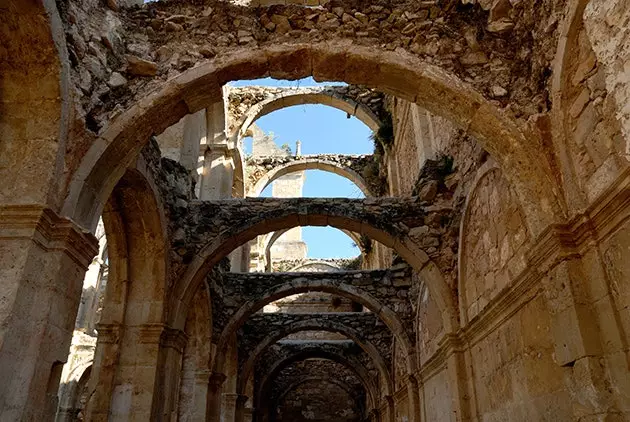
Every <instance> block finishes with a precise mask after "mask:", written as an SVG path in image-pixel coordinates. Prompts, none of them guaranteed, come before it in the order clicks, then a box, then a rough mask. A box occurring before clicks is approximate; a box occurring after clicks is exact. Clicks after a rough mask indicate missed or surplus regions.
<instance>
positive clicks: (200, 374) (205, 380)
mask: <svg viewBox="0 0 630 422" xmlns="http://www.w3.org/2000/svg"><path fill="white" fill-rule="evenodd" d="M209 382H210V370H209V369H199V370H197V373H196V374H195V390H194V396H193V418H192V421H193V422H205V420H206V401H207V400H208V384H209Z"/></svg>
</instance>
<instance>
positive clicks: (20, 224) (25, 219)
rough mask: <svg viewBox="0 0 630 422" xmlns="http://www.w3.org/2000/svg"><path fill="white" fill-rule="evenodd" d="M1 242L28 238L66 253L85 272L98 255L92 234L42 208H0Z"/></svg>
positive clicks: (16, 206) (36, 206) (29, 206)
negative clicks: (2, 240)
mask: <svg viewBox="0 0 630 422" xmlns="http://www.w3.org/2000/svg"><path fill="white" fill-rule="evenodd" d="M0 239H5V240H7V239H31V240H32V241H34V242H36V243H37V244H38V245H39V246H40V247H41V248H42V249H44V250H46V251H60V252H64V253H66V254H67V255H68V256H69V257H70V258H72V259H73V260H74V261H75V262H76V263H77V264H79V265H80V266H81V267H83V268H85V269H87V268H88V266H89V265H90V263H91V262H92V259H93V258H94V256H95V255H96V254H97V253H98V240H97V239H96V237H94V235H93V234H92V233H89V232H87V231H85V230H83V229H81V228H80V227H79V226H77V225H76V224H75V223H73V222H72V221H70V220H68V219H66V218H62V217H60V216H58V215H57V213H55V212H54V211H53V210H51V209H49V208H45V207H43V206H41V205H9V206H2V207H0Z"/></svg>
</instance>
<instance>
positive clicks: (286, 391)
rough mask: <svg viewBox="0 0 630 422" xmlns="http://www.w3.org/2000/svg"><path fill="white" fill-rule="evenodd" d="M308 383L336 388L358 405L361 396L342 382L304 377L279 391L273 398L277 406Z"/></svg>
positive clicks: (363, 409) (365, 410) (332, 379)
mask: <svg viewBox="0 0 630 422" xmlns="http://www.w3.org/2000/svg"><path fill="white" fill-rule="evenodd" d="M309 383H322V384H324V385H329V386H335V387H338V388H339V389H340V390H342V391H344V392H345V393H346V394H347V395H348V397H350V398H351V399H353V400H354V401H355V404H359V403H357V402H358V400H359V399H360V396H361V395H360V392H359V391H356V389H354V388H352V387H351V386H350V385H348V383H346V382H344V381H341V380H338V379H334V378H324V377H305V378H301V379H299V380H296V381H295V382H293V383H291V384H289V385H288V386H287V387H286V388H285V389H284V390H281V392H280V393H279V394H278V395H277V396H276V398H275V400H276V404H279V403H280V402H281V401H282V400H283V399H284V398H285V397H286V396H287V395H289V394H290V393H291V392H292V391H294V390H296V389H297V388H299V387H300V386H303V385H305V384H309ZM335 397H336V396H335ZM367 398H369V397H367ZM360 410H362V411H363V412H365V413H366V414H367V413H368V410H367V409H365V408H362V409H360ZM388 422H389V421H388Z"/></svg>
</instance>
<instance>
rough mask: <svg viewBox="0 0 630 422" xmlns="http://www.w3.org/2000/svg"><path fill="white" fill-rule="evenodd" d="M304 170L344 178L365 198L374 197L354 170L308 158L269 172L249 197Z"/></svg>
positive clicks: (330, 162) (258, 194)
mask: <svg viewBox="0 0 630 422" xmlns="http://www.w3.org/2000/svg"><path fill="white" fill-rule="evenodd" d="M306 170H321V171H325V172H328V173H333V174H336V175H338V176H341V177H344V178H346V179H348V180H349V181H351V182H352V183H354V184H355V185H356V186H357V187H358V188H359V189H360V190H361V192H362V193H363V195H365V196H366V197H369V196H374V195H373V194H372V193H371V192H370V189H369V188H368V185H367V183H366V181H365V179H363V177H362V176H361V175H360V174H358V173H357V172H355V171H354V170H351V169H349V168H346V167H344V166H342V165H339V164H338V163H334V162H332V161H326V160H323V159H321V158H308V157H305V158H304V159H303V160H299V161H293V162H291V163H287V164H283V165H281V166H278V167H276V168H274V169H273V170H270V171H269V172H268V173H266V174H265V175H264V176H263V177H262V178H261V179H260V180H259V181H258V182H256V185H255V186H254V187H253V189H252V195H251V196H260V194H261V193H262V192H263V191H264V190H265V188H266V187H267V186H269V185H270V184H271V183H273V182H274V181H275V180H277V179H279V178H280V177H282V176H286V175H287V174H291V173H297V172H300V171H306Z"/></svg>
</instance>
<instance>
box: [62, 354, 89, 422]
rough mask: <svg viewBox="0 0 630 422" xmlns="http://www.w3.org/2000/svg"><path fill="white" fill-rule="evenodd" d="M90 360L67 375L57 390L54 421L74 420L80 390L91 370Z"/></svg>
mask: <svg viewBox="0 0 630 422" xmlns="http://www.w3.org/2000/svg"><path fill="white" fill-rule="evenodd" d="M92 364H93V360H92V359H87V360H85V361H84V362H82V363H81V364H79V365H77V366H75V368H74V369H73V370H72V371H71V372H70V374H68V377H67V378H66V379H65V380H64V382H63V384H62V387H61V388H60V389H59V406H58V410H57V416H56V418H55V420H56V421H57V422H65V421H71V420H74V417H75V416H76V415H75V412H76V411H77V410H79V409H78V406H77V405H78V400H79V399H80V397H79V395H80V394H81V390H82V389H83V388H84V387H85V386H86V384H87V383H88V380H89V378H90V374H91V370H92Z"/></svg>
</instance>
